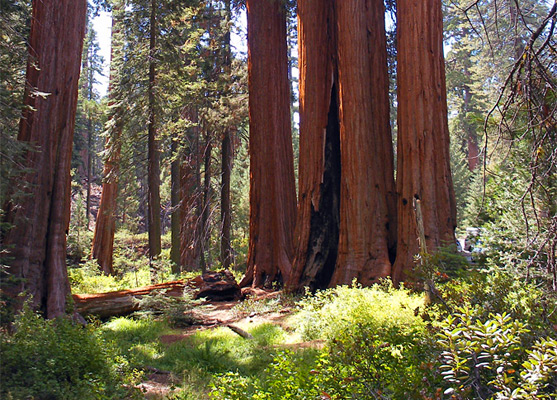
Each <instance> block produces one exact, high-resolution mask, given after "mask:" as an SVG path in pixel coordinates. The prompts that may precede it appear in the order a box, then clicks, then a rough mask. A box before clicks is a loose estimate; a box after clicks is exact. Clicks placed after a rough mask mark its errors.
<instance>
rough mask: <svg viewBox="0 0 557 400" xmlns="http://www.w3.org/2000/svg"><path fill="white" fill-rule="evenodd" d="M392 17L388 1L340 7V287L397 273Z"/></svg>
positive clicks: (356, 1) (344, 0)
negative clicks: (393, 256)
mask: <svg viewBox="0 0 557 400" xmlns="http://www.w3.org/2000/svg"><path fill="white" fill-rule="evenodd" d="M384 16H385V8H384V5H383V1H382V0H365V1H362V0H341V1H337V2H336V20H337V28H338V32H337V43H338V81H339V106H340V107H339V109H340V146H341V149H340V150H341V165H342V171H341V193H340V198H341V201H340V237H339V244H338V258H337V267H336V270H335V273H334V274H333V277H332V279H331V282H330V285H332V286H334V285H342V284H349V283H351V281H352V280H353V279H357V280H358V282H360V283H362V284H364V285H368V284H370V283H372V282H375V281H377V280H378V279H379V278H384V277H387V276H389V275H390V273H391V261H390V259H389V248H391V249H393V247H394V242H393V241H394V236H392V235H391V236H389V235H390V234H391V233H390V228H391V224H392V227H393V228H394V226H395V223H396V221H394V215H395V214H394V213H395V210H394V200H395V197H394V193H395V186H394V175H393V150H392V144H391V129H390V122H389V98H388V89H389V83H388V82H389V81H388V73H387V44H386V36H385V25H384V20H385V17H384ZM391 203H392V204H393V206H392V207H390V204H391ZM389 239H391V243H389Z"/></svg>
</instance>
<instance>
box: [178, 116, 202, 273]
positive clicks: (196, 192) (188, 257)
mask: <svg viewBox="0 0 557 400" xmlns="http://www.w3.org/2000/svg"><path fill="white" fill-rule="evenodd" d="M186 116H187V118H188V119H189V120H190V121H191V122H192V123H193V124H194V127H192V128H191V132H190V133H189V146H188V147H187V149H186V153H185V154H184V155H183V158H182V163H181V164H180V199H181V204H180V208H181V211H180V213H181V226H180V242H181V243H180V264H181V266H182V267H183V268H185V269H186V270H188V271H196V270H198V269H199V267H200V265H201V264H200V262H201V260H200V255H201V242H202V239H201V237H202V228H201V223H200V222H201V213H202V209H203V197H202V196H201V190H200V186H201V173H200V169H201V168H200V164H201V154H200V153H201V152H200V148H199V147H200V146H199V127H198V126H197V123H198V115H197V111H196V110H186Z"/></svg>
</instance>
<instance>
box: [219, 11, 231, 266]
mask: <svg viewBox="0 0 557 400" xmlns="http://www.w3.org/2000/svg"><path fill="white" fill-rule="evenodd" d="M225 5H226V15H227V18H229V19H231V18H232V12H231V8H230V0H226V1H225ZM226 29H227V30H226V34H225V39H224V41H225V43H224V46H225V54H224V68H225V71H226V72H227V73H228V74H230V71H231V66H232V51H231V48H230V25H229V27H227V28H226ZM231 172H232V141H231V129H230V128H228V127H227V128H226V129H225V130H224V133H223V137H222V143H221V192H220V219H221V238H220V240H221V245H220V261H221V263H222V267H223V268H224V269H229V268H230V261H231V254H232V249H231V247H230V229H231V227H232V214H231V211H230V175H231Z"/></svg>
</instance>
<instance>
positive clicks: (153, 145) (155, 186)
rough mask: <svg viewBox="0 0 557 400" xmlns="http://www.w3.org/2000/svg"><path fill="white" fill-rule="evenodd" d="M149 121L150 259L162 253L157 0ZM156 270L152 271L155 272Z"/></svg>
mask: <svg viewBox="0 0 557 400" xmlns="http://www.w3.org/2000/svg"><path fill="white" fill-rule="evenodd" d="M149 37H150V39H149V121H148V123H147V130H148V139H147V140H148V145H147V148H148V155H147V157H148V172H147V175H148V178H147V181H148V187H149V193H148V212H147V213H148V221H149V224H148V230H149V259H150V260H151V261H152V260H154V259H156V258H157V257H158V256H159V255H160V253H161V197H160V153H159V149H158V140H157V126H156V110H155V85H156V59H155V57H156V55H155V51H156V43H157V42H156V37H157V0H151V17H150V32H149ZM155 272H156V271H152V273H155Z"/></svg>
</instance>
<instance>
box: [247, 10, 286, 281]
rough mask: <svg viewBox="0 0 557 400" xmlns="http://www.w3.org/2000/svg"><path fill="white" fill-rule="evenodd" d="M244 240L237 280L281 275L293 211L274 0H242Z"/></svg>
mask: <svg viewBox="0 0 557 400" xmlns="http://www.w3.org/2000/svg"><path fill="white" fill-rule="evenodd" d="M247 10H248V79H249V83H248V84H249V117H250V148H249V153H250V163H251V164H250V175H251V178H250V239H249V240H250V243H249V254H248V269H247V272H246V275H245V277H244V279H243V280H242V282H241V285H242V286H247V285H250V284H252V285H254V286H264V285H266V284H270V283H271V282H273V281H274V280H275V279H277V278H278V277H279V276H281V277H282V278H283V279H286V278H287V277H288V276H289V274H290V270H291V265H292V256H293V250H292V235H293V230H294V223H295V216H296V191H295V183H294V157H293V152H292V133H291V126H290V90H289V84H288V58H287V44H286V12H285V10H284V6H283V5H282V2H281V1H278V0H248V1H247Z"/></svg>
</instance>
